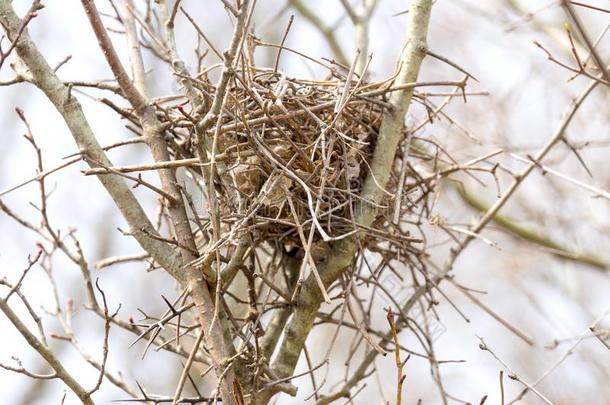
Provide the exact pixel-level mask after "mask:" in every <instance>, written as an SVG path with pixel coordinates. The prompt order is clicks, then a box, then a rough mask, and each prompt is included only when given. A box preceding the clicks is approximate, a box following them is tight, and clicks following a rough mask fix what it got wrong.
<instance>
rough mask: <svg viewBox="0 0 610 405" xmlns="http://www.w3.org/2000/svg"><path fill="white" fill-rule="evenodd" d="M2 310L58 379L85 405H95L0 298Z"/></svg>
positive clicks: (51, 353)
mask: <svg viewBox="0 0 610 405" xmlns="http://www.w3.org/2000/svg"><path fill="white" fill-rule="evenodd" d="M0 310H1V311H2V312H4V314H5V315H6V317H7V318H8V319H9V321H11V323H12V324H13V325H14V326H15V328H16V329H17V330H18V331H19V333H20V334H21V336H23V338H24V339H25V340H26V341H27V342H28V344H29V345H30V346H31V347H32V348H33V349H34V350H36V351H37V352H38V354H40V355H41V356H42V357H43V358H44V359H45V360H46V362H47V363H48V364H49V366H51V368H52V369H53V370H54V371H55V375H56V377H57V378H59V379H61V380H62V381H63V382H64V383H65V384H66V385H67V386H68V387H69V388H70V389H71V390H72V392H74V394H76V396H77V397H78V398H79V399H80V400H81V401H82V402H83V404H85V405H93V401H92V400H91V397H90V395H89V393H88V392H87V391H86V390H85V389H84V388H83V387H82V386H81V385H80V384H79V383H78V382H77V381H76V380H75V379H74V377H72V376H71V375H70V374H69V373H68V372H67V371H66V369H65V368H64V367H63V366H62V364H61V363H60V362H59V360H58V359H57V357H55V355H54V354H53V352H52V351H51V350H50V349H49V348H48V347H47V346H46V345H45V344H43V343H42V342H41V341H39V340H38V339H37V338H36V337H35V336H34V335H33V334H32V332H30V331H29V329H28V328H27V326H25V324H24V323H23V322H21V320H20V319H19V317H18V316H17V314H15V313H14V312H13V310H12V309H11V307H9V305H8V303H7V302H6V300H5V299H4V298H0Z"/></svg>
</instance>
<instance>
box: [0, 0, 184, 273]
mask: <svg viewBox="0 0 610 405" xmlns="http://www.w3.org/2000/svg"><path fill="white" fill-rule="evenodd" d="M0 24H2V26H3V27H4V29H5V30H6V32H7V34H8V36H9V38H10V39H11V40H13V41H15V43H16V45H15V49H16V51H17V55H18V56H19V57H20V58H21V59H22V60H23V62H24V63H25V65H26V66H27V68H28V69H29V73H30V74H31V76H32V82H33V83H34V84H35V85H36V87H38V88H39V89H40V90H42V91H43V92H44V93H45V95H46V96H47V98H48V99H49V100H50V101H51V102H52V103H53V105H54V106H55V108H56V109H57V110H58V112H59V113H60V114H61V115H62V117H63V119H64V121H65V122H66V124H67V125H68V128H69V129H70V132H71V133H72V136H73V137H74V140H75V141H76V143H77V145H78V147H79V148H80V150H81V152H82V153H83V154H84V155H85V156H86V157H89V158H91V159H92V160H93V161H98V162H101V163H102V164H103V165H104V166H107V167H112V166H113V164H112V163H111V162H110V160H109V159H108V157H107V156H106V154H105V153H104V151H103V149H102V148H101V146H100V144H99V143H98V141H97V139H96V138H95V135H94V134H93V130H92V129H91V127H90V125H89V122H88V121H87V118H86V117H85V114H84V113H83V110H82V107H81V105H80V103H79V102H78V100H76V98H74V97H72V95H71V94H70V89H69V87H68V86H66V85H65V84H64V83H63V82H62V81H61V80H60V79H59V78H58V77H57V75H56V74H55V72H54V71H53V68H51V67H50V66H49V64H48V63H47V61H46V60H45V59H44V57H43V56H42V54H41V53H40V51H39V50H38V48H37V47H36V45H35V44H34V43H33V42H32V40H31V38H30V36H29V34H28V32H27V29H24V30H23V31H22V33H21V35H20V36H19V37H18V39H16V38H17V33H18V32H19V27H20V25H21V20H20V19H19V18H18V17H17V15H16V14H15V11H14V10H13V8H12V7H11V1H10V0H0ZM89 165H90V166H92V167H95V165H94V164H92V163H91V162H89ZM98 178H99V180H100V182H101V183H102V185H103V186H104V187H105V188H106V190H107V191H108V193H109V194H110V196H111V197H112V199H113V201H114V203H115V204H116V206H117V207H118V208H119V210H120V211H121V214H122V215H123V217H124V218H125V220H126V221H127V223H128V224H129V227H130V228H131V232H132V234H133V235H134V237H135V238H136V240H137V241H138V243H140V245H141V246H142V247H143V248H144V249H145V250H146V251H148V252H149V253H150V254H151V256H152V257H153V259H154V260H155V261H157V263H159V264H160V265H161V266H162V267H163V268H165V270H166V271H167V272H168V273H170V274H171V275H172V276H173V277H174V278H176V279H177V280H178V281H180V282H181V283H184V282H185V279H184V275H183V274H182V272H181V271H180V259H179V258H178V257H177V256H176V252H175V251H174V250H173V249H172V248H171V247H170V246H168V245H167V244H165V243H163V242H160V241H158V240H156V239H155V238H152V237H150V236H149V235H155V234H156V231H155V229H154V227H153V225H152V224H151V223H150V221H149V219H148V217H147V216H146V213H145V212H144V210H143V208H142V207H141V206H140V204H139V202H138V200H137V199H136V198H135V196H134V195H133V193H132V192H131V190H130V189H129V187H128V186H127V185H126V184H125V181H124V180H123V179H121V177H120V176H115V175H104V176H99V177H98Z"/></svg>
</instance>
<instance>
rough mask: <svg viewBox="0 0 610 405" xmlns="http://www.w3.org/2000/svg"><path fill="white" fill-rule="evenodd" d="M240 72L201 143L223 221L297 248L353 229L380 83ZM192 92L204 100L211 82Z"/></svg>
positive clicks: (379, 111)
mask: <svg viewBox="0 0 610 405" xmlns="http://www.w3.org/2000/svg"><path fill="white" fill-rule="evenodd" d="M248 73H249V74H248V75H245V74H244V75H240V76H247V77H248V80H249V82H248V83H244V82H243V79H240V80H233V81H232V84H231V87H230V89H229V92H228V96H227V101H226V103H225V107H224V111H223V117H222V120H221V125H220V126H219V128H218V130H217V131H216V135H215V136H216V140H215V142H214V128H213V129H212V130H210V131H209V132H208V134H206V136H207V137H208V138H207V139H209V142H208V144H207V145H206V150H207V151H208V154H209V153H210V152H211V150H212V149H213V150H214V153H215V154H216V159H215V160H216V163H215V165H216V168H217V174H218V175H217V177H218V181H217V184H216V185H217V188H216V192H217V195H218V201H219V206H220V212H221V216H222V226H223V227H226V228H225V230H230V231H231V233H232V234H233V235H236V234H237V233H240V232H250V233H252V234H253V235H254V237H253V239H254V240H256V241H279V242H282V243H284V244H291V245H294V246H297V247H299V248H303V247H304V246H314V247H315V246H320V245H322V246H323V243H321V242H322V241H324V240H326V241H328V240H331V239H335V238H340V237H342V236H345V235H346V234H349V233H351V232H353V231H354V229H355V224H354V221H353V208H354V205H355V202H356V201H357V200H358V198H359V197H358V194H359V192H360V191H361V186H362V183H363V181H364V179H365V177H366V176H367V174H368V172H369V161H370V159H371V156H372V153H373V151H374V148H375V142H376V140H377V136H378V131H379V127H380V125H381V120H382V115H383V112H384V109H385V108H386V105H387V104H386V103H385V101H384V96H385V94H386V93H387V90H385V86H384V85H383V83H374V84H364V83H362V82H361V81H359V80H357V78H356V79H353V80H346V79H345V78H338V77H337V76H334V78H332V79H329V80H325V81H312V80H297V79H291V78H289V77H287V76H285V75H284V74H281V73H278V72H275V71H272V70H256V71H254V72H252V71H250V72H248ZM201 91H202V92H203V93H204V95H205V97H206V98H207V99H209V100H211V99H212V97H213V96H214V93H215V91H216V89H215V88H214V87H213V86H211V85H209V84H201ZM165 113H167V112H165ZM175 133H179V131H175ZM187 138H188V139H190V140H193V139H195V137H194V135H192V134H190V135H189V137H187ZM177 144H181V145H184V144H188V142H185V140H184V139H182V140H180V142H178V143H177ZM187 149H188V148H187ZM193 149H194V148H191V150H193ZM192 153H193V154H195V153H194V151H193V152H192ZM312 227H313V228H314V231H313V232H312ZM310 238H312V241H311V243H310V242H309V240H310Z"/></svg>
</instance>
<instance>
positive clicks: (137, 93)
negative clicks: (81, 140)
mask: <svg viewBox="0 0 610 405" xmlns="http://www.w3.org/2000/svg"><path fill="white" fill-rule="evenodd" d="M81 2H82V4H83V7H84V8H85V11H86V13H87V17H88V18H89V21H90V23H91V27H92V28H93V31H94V32H95V35H96V37H97V39H98V43H99V44H100V47H101V49H102V51H103V53H104V56H105V58H106V61H107V62H108V65H110V68H111V69H112V72H113V73H114V76H115V77H116V79H117V82H118V84H119V86H120V87H121V89H122V90H123V93H124V94H125V95H126V97H127V99H128V100H129V102H130V103H131V105H132V107H133V108H134V109H135V110H136V112H137V114H138V118H139V120H140V124H141V125H142V129H143V132H144V138H145V139H146V140H147V142H148V144H149V146H150V149H151V152H152V155H153V158H154V159H155V161H157V162H167V161H169V160H170V156H169V152H168V147H167V143H166V141H165V130H164V127H163V125H162V124H161V122H160V121H159V120H158V118H157V116H156V113H155V109H154V106H153V105H152V104H151V103H150V102H149V101H148V100H147V99H146V96H145V89H144V88H143V87H142V88H139V89H138V88H136V86H135V85H134V84H133V83H132V82H131V80H130V79H129V76H128V75H127V72H126V71H125V69H124V68H123V66H122V64H121V62H120V60H119V57H118V55H117V53H116V51H115V49H114V47H113V45H112V42H111V41H110V38H109V36H108V33H107V32H106V29H105V28H104V25H103V23H102V20H101V17H100V15H99V13H98V11H97V8H96V7H95V3H94V2H93V0H81ZM126 7H127V10H126V13H125V14H126V15H125V16H124V17H123V21H124V24H125V27H126V32H127V41H128V43H129V48H130V51H131V52H130V55H129V56H130V61H131V64H132V66H133V71H134V75H135V78H136V80H135V81H136V83H138V84H139V85H140V86H144V77H143V76H144V66H143V62H142V54H141V52H140V48H139V44H138V39H137V37H136V35H135V23H134V20H133V18H132V17H133V14H131V12H130V9H131V10H133V7H132V6H131V2H129V1H128V2H127V3H126ZM158 172H159V177H160V180H161V186H162V188H163V190H164V191H165V192H166V193H168V194H169V195H170V196H171V200H169V201H168V202H167V209H168V211H169V214H170V217H171V219H172V223H173V225H174V229H175V232H176V238H177V242H178V245H179V247H180V249H179V250H180V254H181V256H182V261H183V263H192V262H194V261H195V260H196V259H197V253H196V252H197V246H196V244H195V238H194V236H193V232H192V230H191V227H190V221H189V218H188V215H187V212H186V207H185V204H184V199H183V198H182V193H181V192H180V189H179V187H178V180H177V178H176V172H175V171H174V169H172V168H164V169H160V170H158ZM184 271H185V273H186V278H187V283H188V287H189V290H190V292H191V296H192V297H193V301H194V302H195V305H196V307H197V311H198V315H199V322H200V324H201V328H202V330H203V331H204V333H205V338H206V343H207V344H208V347H209V348H210V354H211V357H212V362H213V364H214V371H215V372H216V376H217V377H218V378H219V386H220V392H221V397H222V399H223V404H228V405H231V404H235V403H236V401H237V399H236V398H237V397H238V393H237V391H236V388H235V385H236V382H235V373H234V370H233V367H232V366H231V365H230V364H225V363H227V362H228V358H229V355H228V349H227V347H226V345H225V341H224V334H223V330H222V326H221V325H220V323H218V322H214V314H215V313H216V312H215V308H214V301H213V299H212V296H211V294H210V290H209V288H208V284H207V282H206V281H205V279H204V276H203V272H202V271H201V269H200V268H198V267H196V266H192V265H189V266H186V267H185V268H184Z"/></svg>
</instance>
